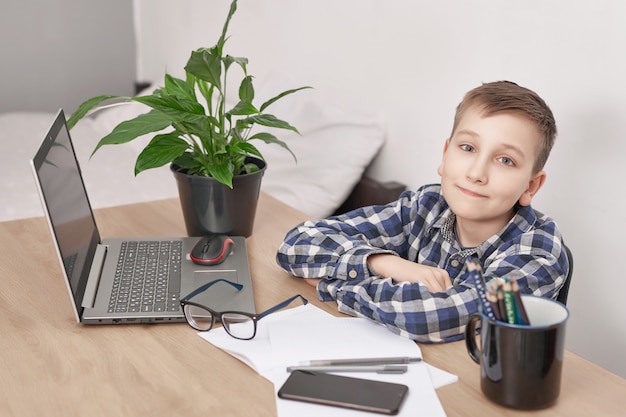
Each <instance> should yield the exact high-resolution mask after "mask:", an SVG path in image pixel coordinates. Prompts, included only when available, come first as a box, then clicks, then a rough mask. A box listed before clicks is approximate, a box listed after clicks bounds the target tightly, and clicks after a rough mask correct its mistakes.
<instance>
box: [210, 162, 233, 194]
mask: <svg viewBox="0 0 626 417" xmlns="http://www.w3.org/2000/svg"><path fill="white" fill-rule="evenodd" d="M209 174H210V175H211V176H212V177H213V178H215V180H216V181H218V182H221V183H222V184H224V185H226V186H228V187H229V188H233V171H232V167H231V165H230V163H229V162H228V161H224V162H222V163H219V164H214V165H211V166H209Z"/></svg>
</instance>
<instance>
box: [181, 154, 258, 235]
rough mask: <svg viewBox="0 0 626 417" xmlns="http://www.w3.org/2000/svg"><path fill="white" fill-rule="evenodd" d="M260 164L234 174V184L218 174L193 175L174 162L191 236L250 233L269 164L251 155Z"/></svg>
mask: <svg viewBox="0 0 626 417" xmlns="http://www.w3.org/2000/svg"><path fill="white" fill-rule="evenodd" d="M246 162H253V163H254V164H256V165H257V166H258V167H259V170H258V171H257V172H253V173H252V174H244V175H237V176H235V177H233V188H229V187H227V186H226V185H224V184H222V183H219V182H217V181H216V180H215V179H214V178H211V177H204V176H199V175H189V174H187V173H185V172H184V171H183V170H181V168H180V167H178V166H177V165H175V164H171V165H170V169H171V170H172V172H173V173H174V177H175V178H176V182H177V185H178V195H179V196H180V204H181V207H182V210H183V217H184V218H185V226H186V227H187V234H188V235H189V236H205V235H209V234H227V235H230V236H244V237H248V236H250V235H251V234H252V229H253V227H254V217H255V215H256V207H257V202H258V199H259V193H260V190H261V180H262V179H263V174H264V173H265V169H266V167H267V165H266V164H265V161H263V160H261V159H258V158H248V160H246Z"/></svg>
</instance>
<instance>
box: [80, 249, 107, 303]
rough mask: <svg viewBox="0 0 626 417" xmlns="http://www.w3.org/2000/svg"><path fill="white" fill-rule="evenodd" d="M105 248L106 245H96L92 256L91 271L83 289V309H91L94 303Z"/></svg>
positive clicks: (104, 256)
mask: <svg viewBox="0 0 626 417" xmlns="http://www.w3.org/2000/svg"><path fill="white" fill-rule="evenodd" d="M107 248H108V247H107V246H106V245H98V247H97V248H96V253H95V254H94V256H93V262H92V263H91V270H89V277H88V278H87V286H86V287H85V294H84V295H83V303H82V306H83V307H85V308H93V306H94V304H95V302H96V293H97V292H98V286H99V285H100V277H101V276H102V268H103V267H104V260H105V259H106V256H107Z"/></svg>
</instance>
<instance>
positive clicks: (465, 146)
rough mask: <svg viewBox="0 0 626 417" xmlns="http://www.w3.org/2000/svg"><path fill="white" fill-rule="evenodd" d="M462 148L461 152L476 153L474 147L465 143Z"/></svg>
mask: <svg viewBox="0 0 626 417" xmlns="http://www.w3.org/2000/svg"><path fill="white" fill-rule="evenodd" d="M460 147H461V150H463V151H465V152H474V147H473V146H472V145H468V144H466V143H464V144H463V145H461V146H460Z"/></svg>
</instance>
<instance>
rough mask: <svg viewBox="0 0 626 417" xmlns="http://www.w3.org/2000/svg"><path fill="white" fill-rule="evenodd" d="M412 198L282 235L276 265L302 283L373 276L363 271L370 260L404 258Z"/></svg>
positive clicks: (311, 223)
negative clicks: (385, 256) (386, 255)
mask: <svg viewBox="0 0 626 417" xmlns="http://www.w3.org/2000/svg"><path fill="white" fill-rule="evenodd" d="M414 199H415V193H413V192H410V191H407V192H405V193H403V194H402V195H401V197H400V199H399V200H397V201H395V202H393V203H390V204H388V205H383V206H370V207H363V208H360V209H357V210H354V211H352V212H350V213H347V214H345V215H342V216H335V217H330V218H328V219H324V220H316V221H307V222H304V223H302V224H301V225H299V226H298V227H296V228H294V229H292V230H291V231H290V232H289V233H288V234H287V236H286V237H285V239H284V241H283V242H282V244H281V245H280V246H279V248H278V253H277V256H276V260H277V262H278V264H279V265H280V266H281V267H282V268H283V269H285V270H286V271H288V272H289V273H291V274H292V275H294V276H297V277H302V278H327V279H338V280H348V279H359V280H362V279H367V278H370V277H374V276H375V274H374V273H373V271H370V269H369V268H368V266H367V257H368V256H369V255H372V254H375V253H390V254H396V255H399V256H403V254H406V252H407V244H408V242H407V238H406V235H407V234H408V232H407V230H405V228H406V227H407V226H406V225H409V224H412V217H413V214H412V213H411V206H412V205H413V202H414ZM404 256H406V255H404Z"/></svg>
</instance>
